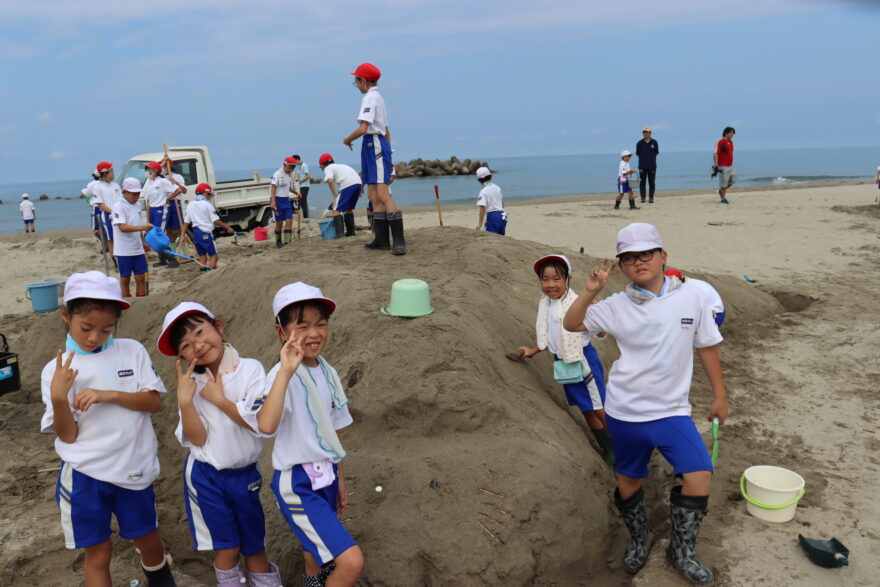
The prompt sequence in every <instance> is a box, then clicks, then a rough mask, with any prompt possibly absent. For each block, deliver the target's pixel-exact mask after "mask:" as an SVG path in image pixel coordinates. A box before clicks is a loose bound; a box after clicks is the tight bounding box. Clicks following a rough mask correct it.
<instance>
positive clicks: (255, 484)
mask: <svg viewBox="0 0 880 587" xmlns="http://www.w3.org/2000/svg"><path fill="white" fill-rule="evenodd" d="M262 486H263V481H262V480H260V481H254V482H253V483H251V484H250V485H248V491H259V490H260V488H261V487H262Z"/></svg>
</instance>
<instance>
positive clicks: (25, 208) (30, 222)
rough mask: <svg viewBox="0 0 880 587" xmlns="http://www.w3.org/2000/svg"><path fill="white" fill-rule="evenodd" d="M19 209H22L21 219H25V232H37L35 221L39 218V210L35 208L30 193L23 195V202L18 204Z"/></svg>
mask: <svg viewBox="0 0 880 587" xmlns="http://www.w3.org/2000/svg"><path fill="white" fill-rule="evenodd" d="M18 209H19V210H20V211H21V219H22V220H24V233H25V234H27V233H29V232H37V229H36V228H35V227H34V221H35V220H36V219H37V212H36V210H35V209H34V203H33V202H31V197H30V196H29V195H27V194H22V195H21V204H19V205H18Z"/></svg>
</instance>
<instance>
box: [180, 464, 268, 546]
mask: <svg viewBox="0 0 880 587" xmlns="http://www.w3.org/2000/svg"><path fill="white" fill-rule="evenodd" d="M262 486H263V478H262V476H261V475H260V471H259V469H257V464H256V463H254V464H252V465H248V466H246V467H242V468H240V469H223V470H221V471H218V470H217V469H215V468H214V467H212V466H211V465H209V464H208V463H203V462H201V461H197V460H196V459H194V458H193V456H192V454H190V455H187V457H186V461H185V463H184V467H183V501H184V502H185V503H186V517H187V518H188V519H189V531H190V534H192V537H193V542H194V546H195V550H220V549H224V548H240V549H241V554H243V555H244V556H253V555H255V554H259V553H261V552H263V551H264V550H266V543H265V538H266V519H265V518H264V516H263V506H262V505H261V504H260V488H261V487H262Z"/></svg>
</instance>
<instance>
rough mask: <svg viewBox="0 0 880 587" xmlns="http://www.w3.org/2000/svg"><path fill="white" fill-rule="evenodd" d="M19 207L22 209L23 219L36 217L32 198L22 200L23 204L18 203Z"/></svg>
mask: <svg viewBox="0 0 880 587" xmlns="http://www.w3.org/2000/svg"><path fill="white" fill-rule="evenodd" d="M18 209H19V210H21V217H22V219H23V220H33V219H34V203H33V202H31V201H30V200H22V201H21V204H19V205H18Z"/></svg>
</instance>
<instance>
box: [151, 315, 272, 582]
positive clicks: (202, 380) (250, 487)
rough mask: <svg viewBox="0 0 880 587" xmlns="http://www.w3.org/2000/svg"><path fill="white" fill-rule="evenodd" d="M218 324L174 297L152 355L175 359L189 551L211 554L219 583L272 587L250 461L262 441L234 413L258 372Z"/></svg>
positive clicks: (251, 394) (260, 381)
mask: <svg viewBox="0 0 880 587" xmlns="http://www.w3.org/2000/svg"><path fill="white" fill-rule="evenodd" d="M223 338H224V331H223V323H222V322H221V321H220V319H219V318H216V317H215V316H214V314H212V313H211V312H210V311H209V310H208V309H207V308H206V307H204V306H203V305H201V304H197V303H195V302H182V303H180V304H178V305H177V306H176V307H175V308H174V309H173V310H171V311H170V312H168V313H167V314H166V315H165V320H164V322H163V324H162V334H161V335H160V336H159V340H158V343H157V345H156V346H157V347H158V349H159V352H161V353H162V354H163V355H166V356H169V357H179V358H178V359H177V402H178V405H179V408H180V421H179V422H178V424H177V430H176V431H175V435H176V436H177V440H178V441H180V444H181V445H183V447H184V448H188V449H189V454H188V455H187V457H186V462H185V465H184V487H185V489H184V500H185V502H186V513H187V518H188V519H189V529H190V532H191V533H192V537H193V542H194V545H195V549H196V550H213V551H214V572H215V574H216V576H217V583H218V584H219V585H241V584H242V583H244V581H245V580H246V578H245V576H244V573H243V572H242V570H241V569H240V568H239V566H238V561H239V555H243V556H244V561H245V568H246V569H247V573H248V576H249V577H250V581H251V585H259V586H260V587H278V586H280V585H281V577H280V576H279V574H278V567H277V566H275V564H274V563H271V562H269V559H268V558H267V557H266V545H265V537H266V521H265V519H264V517H263V506H262V504H261V503H260V487H262V476H261V475H260V471H259V469H258V468H257V461H258V460H259V459H260V453H261V452H262V450H263V439H262V438H261V437H259V436H258V435H257V433H256V431H255V430H254V429H252V428H251V427H250V425H249V424H248V423H247V422H246V421H245V420H244V418H243V417H242V416H241V414H242V413H247V412H248V411H249V410H250V408H251V405H252V403H253V402H254V400H255V399H257V398H260V397H262V395H263V391H264V389H265V385H266V372H265V370H264V369H263V366H262V365H261V364H260V362H259V361H256V360H254V359H245V358H242V357H239V354H238V351H236V350H235V349H234V348H233V347H232V345H230V344H228V343H224V340H223Z"/></svg>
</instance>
